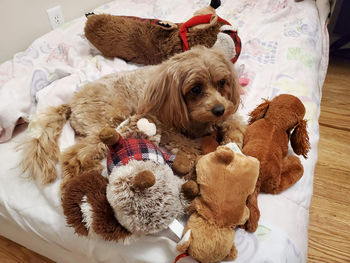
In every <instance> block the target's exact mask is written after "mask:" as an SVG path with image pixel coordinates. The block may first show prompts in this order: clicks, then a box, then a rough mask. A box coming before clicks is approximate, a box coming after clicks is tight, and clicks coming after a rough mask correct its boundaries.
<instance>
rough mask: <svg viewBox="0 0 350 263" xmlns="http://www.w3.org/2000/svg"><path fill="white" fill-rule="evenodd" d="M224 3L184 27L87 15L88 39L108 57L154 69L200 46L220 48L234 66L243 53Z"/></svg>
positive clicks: (216, 1)
mask: <svg viewBox="0 0 350 263" xmlns="http://www.w3.org/2000/svg"><path fill="white" fill-rule="evenodd" d="M220 5H221V2H220V0H212V1H211V3H210V6H208V7H204V8H202V9H200V10H198V11H197V12H195V13H194V16H193V17H192V18H191V19H189V20H188V21H186V22H184V23H172V22H169V21H161V20H158V19H144V18H139V17H131V16H114V15H109V14H99V15H96V14H93V13H89V14H87V15H86V16H87V22H86V25H85V36H86V38H87V39H88V40H89V41H90V43H91V44H92V45H93V46H94V47H95V48H97V49H98V50H99V51H100V52H101V53H102V54H103V55H104V56H107V57H119V58H122V59H124V60H126V61H128V62H134V63H139V64H144V65H154V64H159V63H160V62H162V61H164V60H166V59H167V58H169V57H171V56H172V55H174V54H176V53H180V52H183V51H186V50H189V49H190V48H191V47H193V46H196V45H202V46H206V47H213V46H214V47H217V48H218V49H220V50H221V51H222V52H223V53H224V54H225V56H226V57H227V58H228V59H230V60H231V61H232V62H233V63H234V62H235V61H236V60H237V58H238V56H239V54H240V51H241V41H240V39H239V37H238V35H237V30H236V29H235V28H234V27H232V26H231V24H230V23H229V22H227V21H226V20H224V19H222V18H220V17H219V16H218V15H217V14H216V12H215V9H216V8H218V7H219V6H220Z"/></svg>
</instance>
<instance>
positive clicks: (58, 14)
mask: <svg viewBox="0 0 350 263" xmlns="http://www.w3.org/2000/svg"><path fill="white" fill-rule="evenodd" d="M46 12H47V15H48V16H49V20H50V24H51V27H52V28H53V29H55V28H56V27H59V26H60V25H62V24H63V23H64V17H63V13H62V9H61V6H59V5H58V6H55V7H52V8H50V9H47V10H46Z"/></svg>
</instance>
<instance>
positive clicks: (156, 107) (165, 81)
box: [138, 65, 190, 130]
mask: <svg viewBox="0 0 350 263" xmlns="http://www.w3.org/2000/svg"><path fill="white" fill-rule="evenodd" d="M174 74H175V72H172V70H168V67H165V65H164V67H163V66H160V69H159V70H158V72H156V73H155V74H154V76H155V77H154V78H153V79H152V80H150V82H149V83H148V86H147V88H146V91H145V94H144V96H143V98H141V101H140V104H139V109H138V113H139V114H151V115H154V116H157V117H158V119H159V120H160V121H161V122H162V123H164V124H167V125H168V126H169V127H174V128H177V129H179V130H187V128H188V127H189V124H190V121H189V116H188V111H187V105H186V103H185V100H184V98H183V95H182V91H181V86H182V85H181V84H180V83H178V82H179V79H178V78H177V77H175V76H174Z"/></svg>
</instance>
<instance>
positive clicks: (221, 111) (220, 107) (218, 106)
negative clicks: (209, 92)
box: [211, 104, 225, 117]
mask: <svg viewBox="0 0 350 263" xmlns="http://www.w3.org/2000/svg"><path fill="white" fill-rule="evenodd" d="M211 112H212V113H213V114H214V115H215V116H218V117H219V116H221V115H222V114H224V112H225V107H224V105H222V104H216V105H215V106H214V107H213V108H212V109H211Z"/></svg>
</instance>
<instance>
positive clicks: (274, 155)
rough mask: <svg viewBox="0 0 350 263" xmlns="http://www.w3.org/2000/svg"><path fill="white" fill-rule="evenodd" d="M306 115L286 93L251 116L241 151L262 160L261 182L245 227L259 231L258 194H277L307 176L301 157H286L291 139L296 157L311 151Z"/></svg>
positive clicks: (253, 196) (299, 105)
mask: <svg viewBox="0 0 350 263" xmlns="http://www.w3.org/2000/svg"><path fill="white" fill-rule="evenodd" d="M304 115H305V107H304V105H303V103H302V102H301V101H300V100H299V99H298V98H297V97H295V96H292V95H286V94H282V95H279V96H277V97H275V98H274V99H273V100H271V101H269V100H265V102H264V103H262V104H260V105H259V106H258V107H257V108H256V109H255V110H254V111H253V112H251V113H250V120H249V125H248V127H247V129H246V132H245V135H244V139H243V150H242V151H243V153H244V154H245V155H248V156H253V157H255V158H257V159H258V160H259V161H260V173H259V179H258V182H257V183H256V188H255V191H254V193H253V194H252V195H251V196H249V198H248V201H247V206H248V208H249V210H250V217H249V219H248V221H247V223H246V225H245V227H246V229H247V230H248V231H250V232H254V231H255V230H256V228H257V226H258V221H259V218H260V211H259V208H258V202H257V197H258V194H259V192H260V191H262V192H265V193H270V194H278V193H280V192H282V191H284V190H286V189H287V188H289V187H291V186H292V185H293V184H295V183H296V182H297V181H298V180H299V179H300V178H301V177H302V175H303V173H304V169H303V166H302V164H301V162H300V160H299V158H298V157H296V156H293V155H289V156H288V155H287V154H288V143H289V140H290V142H291V145H292V148H293V150H294V152H295V153H296V154H297V155H303V156H304V158H306V155H307V153H308V151H309V149H310V144H309V137H308V134H307V130H306V121H305V120H303V118H304Z"/></svg>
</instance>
